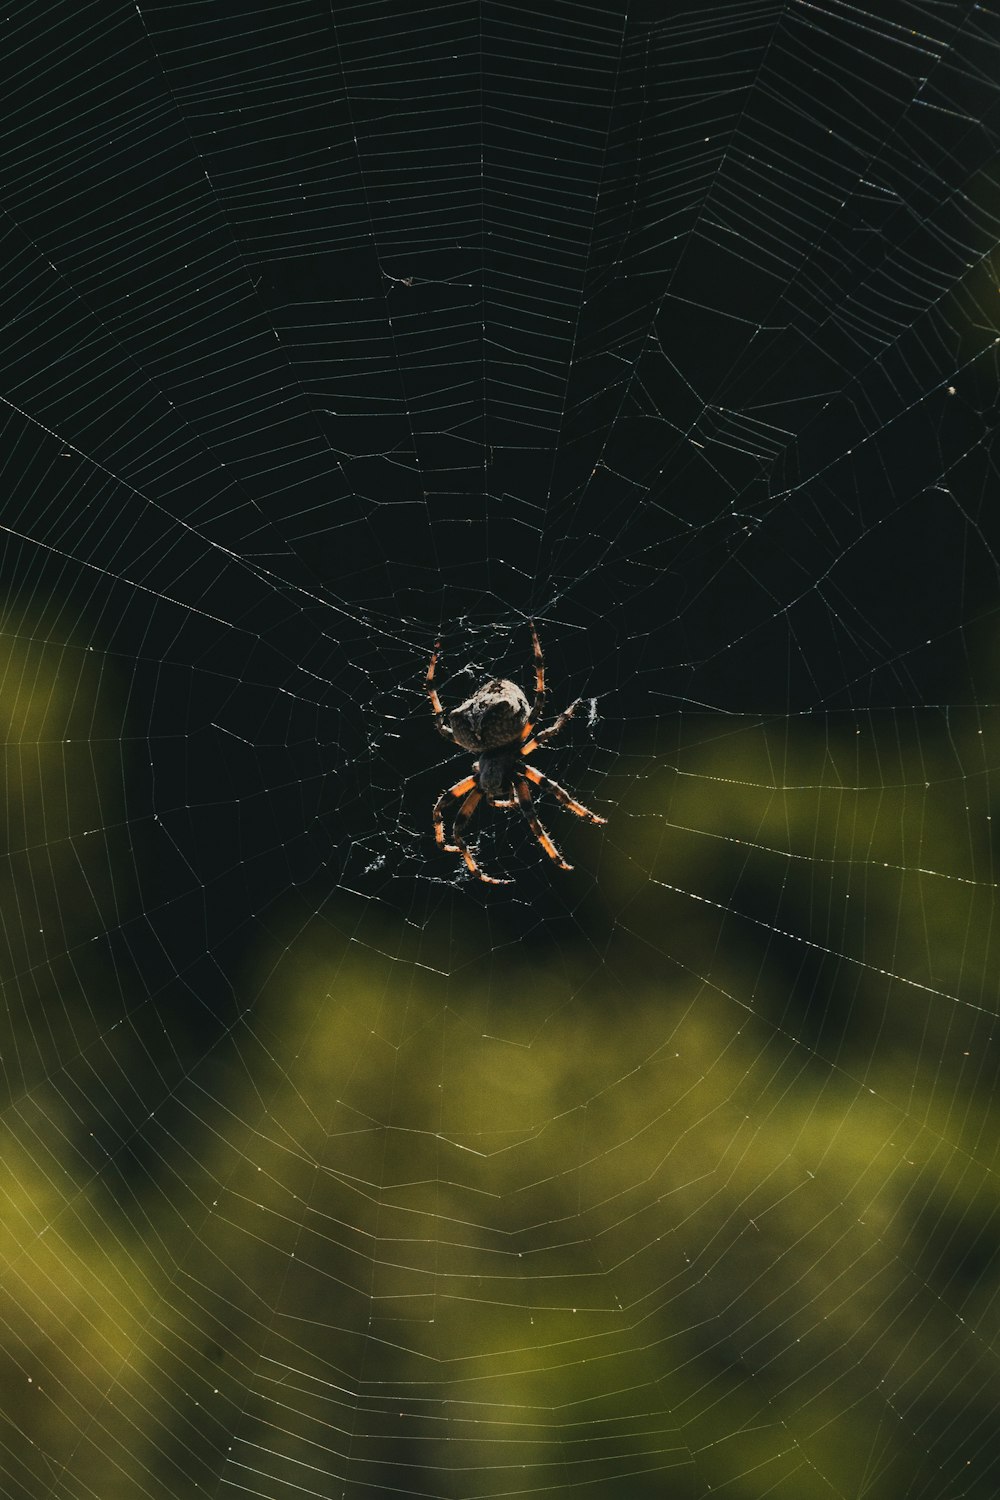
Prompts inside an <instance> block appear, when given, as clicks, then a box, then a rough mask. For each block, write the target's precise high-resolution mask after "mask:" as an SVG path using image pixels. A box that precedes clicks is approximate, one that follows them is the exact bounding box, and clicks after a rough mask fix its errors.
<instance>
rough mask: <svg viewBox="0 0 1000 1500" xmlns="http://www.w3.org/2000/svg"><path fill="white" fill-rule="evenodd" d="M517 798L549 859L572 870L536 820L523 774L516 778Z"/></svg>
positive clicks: (565, 868) (529, 790)
mask: <svg viewBox="0 0 1000 1500" xmlns="http://www.w3.org/2000/svg"><path fill="white" fill-rule="evenodd" d="M517 800H518V801H519V802H520V804H521V811H522V812H523V813H524V816H525V817H526V818H527V820H528V822H529V823H530V824H531V831H532V833H533V834H534V835H535V838H536V839H537V840H538V842H539V843H540V844H541V846H542V848H543V849H544V850H545V852H546V854H547V855H548V856H549V859H554V860H555V862H556V864H557V865H558V866H559V868H560V870H572V868H573V866H572V865H570V864H567V863H566V861H565V860H564V859H563V857H562V855H561V854H560V853H559V850H558V849H557V848H556V846H555V844H554V843H553V842H552V840H551V839H550V838H549V836H548V834H547V833H546V832H545V829H544V828H543V827H542V825H541V823H540V822H539V821H538V814H537V813H536V812H535V808H534V804H533V802H532V800H531V788H530V787H529V785H528V783H527V782H526V781H525V779H524V777H523V776H519V777H518V778H517Z"/></svg>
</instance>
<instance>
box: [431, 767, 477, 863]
mask: <svg viewBox="0 0 1000 1500" xmlns="http://www.w3.org/2000/svg"><path fill="white" fill-rule="evenodd" d="M475 785H476V778H475V777H474V776H463V778H462V780H461V781H456V782H455V785H454V786H450V787H449V788H448V790H447V791H446V792H442V793H441V795H440V797H439V798H438V799H437V801H436V802H435V804H434V812H433V814H432V817H433V819H434V837H435V838H436V839H437V841H438V843H439V844H440V845H441V848H442V849H447V850H448V853H449V854H457V853H458V850H457V848H456V847H455V845H454V844H446V843H445V840H444V813H443V809H444V805H445V803H446V802H447V800H448V798H449V797H465V796H466V794H467V793H469V792H471V791H472V790H473V789H474V787H475ZM477 800H478V799H477ZM472 812H475V806H474V805H473V808H472ZM470 816H471V813H470ZM459 817H461V812H460V813H459ZM457 821H458V820H457V819H456V822H457Z"/></svg>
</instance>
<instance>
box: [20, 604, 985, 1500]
mask: <svg viewBox="0 0 1000 1500" xmlns="http://www.w3.org/2000/svg"><path fill="white" fill-rule="evenodd" d="M40 638H41V632H40V631H38V630H36V632H35V636H34V637H33V640H34V641H35V643H34V644H32V643H31V641H29V642H28V644H26V643H25V639H26V637H25V636H24V634H23V633H22V635H21V636H20V637H18V636H15V635H13V634H12V635H11V636H10V638H9V639H10V641H11V642H12V644H9V645H8V648H7V657H6V671H5V673H4V677H3V693H2V712H3V714H4V717H5V720H6V725H7V733H6V749H5V757H6V760H5V770H6V839H7V860H6V865H5V868H4V873H3V876H2V879H3V881H4V887H3V901H2V910H3V915H4V937H5V942H6V951H5V954H4V992H5V997H6V1006H7V1009H6V1018H5V1031H6V1035H5V1038H4V1046H3V1060H4V1067H5V1081H6V1098H5V1112H4V1117H3V1124H4V1139H5V1149H4V1158H3V1159H4V1169H5V1170H4V1195H5V1211H4V1215H3V1220H2V1228H0V1233H2V1268H3V1271H2V1274H3V1291H4V1309H5V1311H4V1321H3V1329H4V1332H3V1340H2V1355H0V1358H2V1363H0V1388H2V1393H3V1397H2V1401H0V1413H2V1418H0V1420H2V1431H3V1453H4V1458H3V1461H2V1462H3V1472H4V1474H5V1480H4V1485H3V1493H4V1494H5V1495H6V1496H10V1497H11V1500H27V1497H32V1500H34V1497H41V1496H66V1497H69V1496H74V1497H76V1496H86V1495H93V1496H100V1497H104V1500H108V1497H118V1496H121V1497H125V1496H137V1495H143V1496H147V1495H148V1496H155V1497H157V1500H159V1497H176V1496H179V1495H185V1494H193V1493H195V1492H196V1491H201V1490H204V1491H210V1492H212V1493H214V1492H215V1491H216V1488H217V1486H218V1483H219V1480H220V1477H221V1478H222V1479H223V1480H224V1482H225V1483H226V1484H227V1486H229V1487H235V1488H236V1489H237V1490H239V1489H240V1488H241V1487H242V1488H244V1489H245V1491H246V1492H247V1493H254V1494H258V1495H266V1496H269V1497H270V1496H279V1495H284V1494H290V1493H292V1491H293V1490H295V1491H297V1492H300V1493H306V1494H316V1495H321V1496H334V1495H341V1494H344V1495H350V1496H362V1495H376V1494H390V1493H406V1494H427V1495H436V1496H437V1495H448V1496H452V1495H454V1496H463V1497H477V1496H492V1495H514V1494H552V1495H567V1494H571V1493H573V1492H574V1487H575V1486H577V1485H579V1487H580V1493H581V1494H586V1495H605V1494H606V1495H608V1496H620V1495H623V1494H628V1495H631V1496H639V1497H642V1496H647V1495H648V1496H662V1495H665V1494H667V1495H670V1496H671V1497H697V1496H703V1495H708V1494H712V1495H725V1496H727V1497H730V1500H757V1497H764V1496H768V1497H773V1496H781V1497H786V1496H787V1497H789V1500H791V1497H796V1500H803V1497H805V1500H811V1497H813V1496H816V1497H821V1496H823V1497H826V1496H831V1495H832V1496H837V1495H839V1496H844V1497H847V1496H850V1497H855V1496H870V1497H877V1500H901V1497H903V1496H909V1495H916V1494H927V1495H930V1494H932V1493H933V1494H934V1495H935V1496H951V1495H955V1496H958V1495H962V1496H966V1497H977V1500H978V1497H982V1500H986V1497H993V1496H995V1494H996V1493H997V1481H998V1477H1000V1456H998V1448H997V1432H996V1427H997V1424H996V1390H997V1389H998V1373H1000V1372H998V1368H997V1353H998V1334H1000V1328H998V1321H1000V1297H998V1290H1000V1209H998V1193H997V1168H998V1161H997V1150H998V1148H997V1139H998V1109H997V1105H996V1091H995V1084H996V1047H997V1044H996V1011H997V1000H996V974H997V963H996V955H995V952H994V943H995V938H994V932H993V921H992V919H993V912H994V909H995V897H996V891H995V885H994V882H993V870H992V843H991V826H990V822H989V817H990V807H991V791H990V774H989V768H990V766H991V764H992V763H994V761H995V757H994V756H992V754H991V750H990V746H989V743H988V740H989V737H990V735H991V734H993V733H994V732H995V730H994V725H993V721H992V720H990V722H989V724H988V725H987V723H986V722H985V721H984V717H983V716H974V715H971V714H970V715H968V716H965V717H963V719H962V722H961V723H958V722H956V719H957V717H958V716H956V715H952V716H951V717H950V718H947V717H945V716H943V715H941V716H938V717H934V716H933V715H931V714H924V715H920V716H918V717H914V718H913V719H912V720H908V719H907V718H906V717H905V716H904V715H903V714H902V713H898V714H892V715H886V716H884V717H883V718H882V719H881V720H877V721H876V720H875V719H874V718H872V717H869V716H864V717H862V718H861V719H860V720H858V721H854V720H848V719H847V718H846V717H845V718H843V719H842V720H839V721H819V720H814V719H809V718H802V719H794V720H779V721H777V722H775V723H761V724H758V725H753V726H747V725H745V724H742V723H741V724H740V725H739V726H737V727H735V728H733V727H731V726H729V725H728V724H727V723H725V722H722V723H720V721H719V720H718V719H713V718H709V717H705V718H703V719H700V720H696V719H691V718H686V719H683V720H680V721H679V722H678V724H677V726H676V737H675V739H674V740H673V741H672V743H671V744H669V745H663V744H661V745H659V746H657V747H656V749H655V751H654V752H652V753H649V754H648V755H640V754H639V753H638V752H636V753H635V754H633V755H632V756H631V757H623V760H622V763H621V771H620V774H619V776H618V777H617V778H616V779H615V780H614V781H613V782H612V783H610V784H608V785H606V786H605V787H604V788H602V790H604V791H605V792H606V793H607V794H608V801H609V804H610V811H611V814H612V822H611V824H610V826H609V828H608V830H607V835H606V837H605V839H604V843H603V852H602V853H598V852H597V846H596V845H589V846H588V847H587V848H586V849H585V848H583V846H582V845H581V849H580V852H578V853H577V854H576V858H577V863H578V867H579V869H580V870H581V871H584V870H586V869H587V868H588V864H587V854H588V853H589V854H590V856H591V861H590V866H589V868H591V869H594V870H595V873H596V875H597V880H596V883H595V885H594V888H593V890H592V892H591V893H590V896H589V897H588V899H589V900H590V902H591V903H592V905H591V908H590V916H588V917H587V918H586V919H585V918H584V917H583V916H581V917H580V926H581V931H582V928H583V926H584V923H585V920H586V921H588V922H589V921H590V920H591V917H592V918H593V928H594V931H596V930H598V928H600V929H601V930H603V931H606V932H607V934H608V938H607V941H606V943H604V945H603V947H602V949H601V953H600V956H599V957H596V956H595V950H594V948H593V946H592V945H591V944H589V943H585V942H584V941H582V939H581V942H580V944H579V949H578V951H570V952H567V951H563V952H562V953H561V954H560V955H559V957H558V958H556V957H555V956H554V955H553V956H551V957H546V956H544V950H541V949H538V948H533V949H529V948H525V947H520V946H519V945H517V944H509V945H507V946H505V947H503V948H500V947H499V946H497V947H494V949H493V951H492V952H490V949H489V943H488V942H487V945H486V952H487V955H488V956H487V957H486V958H485V959H484V958H482V957H477V956H476V948H477V943H481V942H482V941H483V938H484V934H485V936H486V938H487V939H488V936H489V927H488V925H484V924H485V923H487V921H488V919H486V918H484V917H483V916H482V915H481V912H480V908H479V907H477V906H475V905H473V903H471V902H470V903H469V909H468V915H467V921H468V924H469V932H470V935H471V936H470V939H469V941H468V943H467V944H466V945H465V946H463V943H464V939H463V936H462V934H461V933H456V932H455V931H454V930H445V929H444V928H443V927H441V928H439V929H438V930H436V931H429V932H426V933H423V934H419V933H416V932H411V933H410V934H409V935H406V929H401V928H396V927H394V926H393V924H392V920H391V915H390V913H389V912H388V911H387V910H381V911H380V913H379V915H378V917H377V918H376V921H377V922H378V926H375V925H369V926H368V927H367V928H365V929H364V930H362V929H360V928H357V927H354V928H353V930H351V928H352V923H353V922H354V920H355V918H354V915H353V913H351V912H350V911H349V910H348V909H347V907H346V906H345V907H344V908H343V909H342V910H338V908H336V907H335V906H331V908H330V909H329V910H328V911H326V912H325V914H324V918H323V920H320V919H317V920H316V922H315V923H314V924H313V926H312V927H311V928H309V929H308V930H303V929H302V928H301V927H299V928H296V929H295V930H291V931H289V932H288V933H287V934H284V935H280V934H279V935H276V936H275V941H274V943H273V946H272V947H271V948H269V949H268V950H267V951H264V950H261V951H260V952H259V953H258V954H257V955H256V959H255V963H254V965H253V966H252V967H251V968H250V969H249V970H248V978H247V992H246V996H245V1007H246V1008H245V1013H244V1016H243V1019H242V1020H241V1021H240V1023H239V1024H238V1025H237V1026H236V1027H235V1029H234V1030H233V1032H232V1035H231V1037H230V1040H229V1045H228V1050H227V1051H226V1054H225V1060H224V1063H223V1062H220V1061H219V1059H218V1058H216V1059H214V1060H213V1063H212V1072H211V1073H210V1074H207V1073H206V1074H205V1075H204V1076H202V1075H201V1074H200V1073H199V1072H198V1070H195V1072H194V1073H193V1074H192V1075H191V1076H190V1077H189V1079H188V1080H187V1085H186V1091H185V1092H184V1093H183V1098H182V1101H181V1105H180V1110H181V1117H182V1118H183V1121H184V1122H185V1128H184V1129H183V1130H177V1131H176V1132H175V1133H174V1134H173V1135H172V1136H169V1137H168V1136H165V1137H164V1139H163V1142H162V1148H161V1151H160V1154H159V1157H158V1161H157V1170H156V1174H155V1176H154V1177H152V1178H151V1179H150V1180H148V1181H143V1182H142V1183H140V1184H139V1185H137V1186H136V1185H135V1184H133V1185H132V1188H131V1189H130V1192H129V1194H128V1195H125V1194H124V1193H122V1194H120V1195H119V1196H117V1197H116V1196H115V1195H114V1194H110V1195H109V1192H108V1190H107V1186H106V1181H107V1174H106V1173H105V1172H103V1171H102V1170H101V1168H100V1163H99V1162H97V1163H96V1164H95V1159H94V1158H93V1156H89V1155H88V1153H87V1150H86V1149H85V1145H84V1143H85V1141H86V1140H87V1139H88V1138H89V1136H90V1133H91V1130H92V1129H93V1128H97V1127H98V1126H99V1124H100V1122H101V1121H102V1120H107V1118H108V1117H109V1115H110V1114H112V1113H113V1111H114V1109H115V1107H116V1101H117V1099H118V1097H119V1095H121V1094H123V1093H124V1092H128V1093H130V1094H132V1093H134V1092H136V1091H138V1092H139V1093H140V1094H141V1093H142V1090H143V1086H144V1081H145V1079H146V1076H147V1074H146V1072H145V1071H144V1070H148V1069H149V1068H150V1067H151V1064H150V1062H149V1061H148V1054H147V1047H148V1038H147V1039H145V1040H143V1037H142V1035H141V1034H140V1032H139V1030H138V1029H137V1028H136V1027H135V1026H134V1025H132V1023H131V1022H130V1016H131V1015H132V1013H133V1011H134V1010H135V1009H136V1008H137V1005H138V1001H139V1000H140V999H141V997H139V996H135V995H129V994H122V993H118V980H119V979H120V976H116V975H115V974H114V972H113V971H112V969H111V967H110V964H109V962H108V960H107V959H106V958H102V956H101V951H100V934H101V931H102V929H103V926H104V924H106V923H110V922H111V921H112V920H113V918H114V913H115V912H116V911H117V910H118V909H119V908H120V906H121V904H122V903H125V904H126V905H127V904H128V903H130V902H131V901H133V900H134V894H133V892H132V886H133V882H134V880H135V866H134V861H132V860H131V858H130V856H129V853H128V850H127V847H126V846H122V845H120V840H119V836H118V834H117V833H116V832H115V830H116V829H120V826H121V800H120V787H121V765H120V762H119V760H118V752H119V749H120V743H121V741H120V739H119V736H120V733H121V731H120V727H116V726H115V725H114V722H113V713H112V712H105V713H104V717H103V718H102V717H101V713H100V712H99V710H98V708H97V707H95V705H97V704H98V703H99V702H100V700H101V698H102V692H103V690H104V689H105V688H106V687H107V680H106V678H104V677H100V678H99V677H97V676H95V673H94V670H93V667H92V664H91V663H90V662H89V661H88V660H87V659H86V655H85V654H83V653H74V652H71V651H68V650H67V649H66V648H56V647H47V646H45V645H44V644H39V643H38V642H39V641H40ZM104 696H107V694H104ZM575 831H576V830H574V829H572V828H571V829H570V830H569V834H568V838H569V839H570V840H572V837H573V834H574V832H575ZM587 832H588V833H589V832H590V830H587ZM571 857H572V856H571ZM598 861H599V864H598ZM553 878H556V877H553ZM558 878H561V876H560V877H558ZM477 894H479V893H478V892H477ZM456 909H458V910H460V909H461V907H460V904H459V906H458V907H456ZM477 913H479V914H477ZM338 921H339V922H340V925H341V927H342V928H344V929H348V930H347V931H339V932H338V930H337V926H336V923H337V922H338ZM477 924H478V925H477ZM431 939H433V941H430V940H431ZM435 952H437V953H438V954H443V955H445V957H446V960H447V961H446V963H445V965H444V967H445V968H446V969H447V972H435V971H434V969H433V968H432V967H430V963H431V962H432V959H431V955H432V954H433V953H435ZM418 957H419V960H420V961H419V962H417V961H414V960H415V959H416V958H418ZM928 1473H933V1474H934V1475H935V1476H937V1477H936V1479H935V1481H934V1484H933V1485H932V1487H931V1488H927V1487H926V1475H927V1474H928Z"/></svg>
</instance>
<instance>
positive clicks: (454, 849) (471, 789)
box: [433, 776, 510, 885]
mask: <svg viewBox="0 0 1000 1500" xmlns="http://www.w3.org/2000/svg"><path fill="white" fill-rule="evenodd" d="M449 797H464V799H465V800H464V802H463V803H462V805H461V807H460V808H459V809H458V813H457V815H456V817H455V822H454V823H453V825H452V830H451V837H452V842H451V843H450V844H449V843H446V842H445V836H444V805H445V803H446V802H447V801H448V798H449ZM482 799H483V794H482V792H481V791H480V790H479V788H478V786H477V785H476V778H475V776H463V778H462V780H461V781H456V782H455V785H454V786H450V787H449V788H448V790H447V791H445V792H442V793H441V795H440V797H439V798H438V799H437V801H436V802H435V804H434V813H433V819H434V837H435V839H436V840H437V842H438V843H439V844H440V845H441V848H442V849H444V850H446V851H447V853H448V854H460V855H461V856H462V858H463V859H464V861H465V864H466V868H467V869H468V870H469V873H470V874H472V875H476V876H478V877H479V879H480V880H482V881H483V882H484V883H485V884H486V885H510V881H509V880H497V879H496V878H495V876H493V875H487V874H485V873H484V872H483V871H482V870H481V869H480V868H479V866H478V865H477V864H476V861H475V859H474V858H473V856H472V851H471V850H470V848H469V846H468V845H467V844H466V842H465V840H464V838H463V837H462V830H463V829H464V827H465V825H466V823H468V821H469V819H470V818H471V817H472V815H473V813H474V812H475V811H476V808H477V807H478V806H479V804H480V802H481V801H482Z"/></svg>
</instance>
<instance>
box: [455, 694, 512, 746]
mask: <svg viewBox="0 0 1000 1500" xmlns="http://www.w3.org/2000/svg"><path fill="white" fill-rule="evenodd" d="M529 712H530V709H529V705H528V700H527V698H526V697H525V696H524V693H523V692H522V691H521V689H520V688H519V687H518V685H517V683H516V682H508V681H507V680H506V679H505V678H497V679H495V680H494V681H493V682H487V683H484V684H483V686H482V687H481V688H477V689H476V691H475V692H474V693H473V695H472V697H471V698H466V700H465V702H464V703H460V704H459V705H458V707H457V708H453V709H452V711H451V713H450V714H449V715H448V727H449V728H450V729H451V732H452V734H453V735H454V737H455V742H456V744H459V745H462V746H463V747H464V748H465V749H466V750H495V749H496V748H497V747H498V746H500V745H510V744H513V743H514V742H515V741H516V740H518V739H519V738H520V734H521V730H522V729H523V728H524V726H525V724H527V722H528V714H529Z"/></svg>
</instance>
